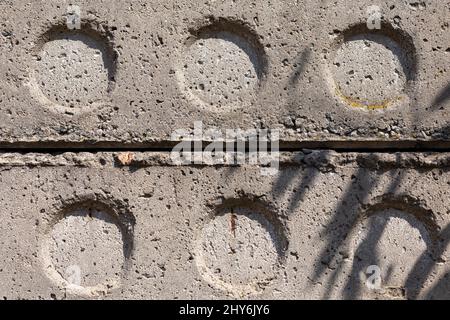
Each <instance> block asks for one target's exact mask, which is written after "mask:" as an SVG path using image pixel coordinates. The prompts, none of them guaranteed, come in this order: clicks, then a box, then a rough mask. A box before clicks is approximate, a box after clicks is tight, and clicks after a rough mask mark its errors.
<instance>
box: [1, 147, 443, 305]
mask: <svg viewBox="0 0 450 320" xmlns="http://www.w3.org/2000/svg"><path fill="white" fill-rule="evenodd" d="M125 158H127V159H131V158H132V159H134V160H131V161H127V162H128V163H130V165H127V166H122V165H121V160H120V159H122V160H123V159H125ZM0 164H1V166H0V181H1V185H2V192H1V194H0V201H1V204H2V206H1V209H0V219H1V221H2V224H1V226H0V256H1V257H2V259H1V261H0V283H1V284H2V285H1V286H0V297H3V298H4V299H12V298H43V299H51V298H55V299H64V298H75V299H77V298H80V299H85V298H106V299H113V298H159V299H161V298H186V299H191V298H194V299H198V298H206V299H209V298H255V299H269V298H270V299H281V298H284V299H295V298H308V299H310V298H336V299H341V298H356V299H360V298H361V299H374V298H375V299H377V298H383V299H403V298H410V299H415V298H418V299H420V298H432V299H442V298H447V299H448V298H450V296H449V292H450V290H449V289H450V287H449V285H450V282H449V278H448V277H449V274H450V265H449V262H448V260H449V258H450V250H449V249H450V248H449V242H450V231H449V228H450V227H449V226H450V210H449V201H448V190H449V184H450V171H449V168H450V157H449V156H448V154H447V155H446V154H418V153H417V154H371V155H365V154H356V153H348V154H338V153H335V152H305V153H297V154H293V155H283V157H282V163H281V169H280V172H279V174H278V175H276V176H273V177H269V176H262V175H261V174H260V169H259V168H257V167H254V166H243V167H227V166H223V167H216V168H213V167H207V166H196V167H177V166H170V160H169V159H168V158H167V155H165V154H157V153H140V154H135V155H134V157H128V156H127V157H123V155H120V154H112V153H98V154H89V153H79V154H73V153H66V154H59V155H46V154H24V155H20V154H3V155H2V156H0ZM378 274H379V276H380V277H379V279H381V283H380V287H379V288H378V289H373V288H372V287H371V285H376V284H377V281H372V280H373V279H374V278H371V276H372V275H375V276H376V277H375V278H376V279H378V278H377V276H378ZM367 283H368V284H367Z"/></svg>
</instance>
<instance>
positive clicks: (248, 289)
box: [196, 207, 285, 297]
mask: <svg viewBox="0 0 450 320" xmlns="http://www.w3.org/2000/svg"><path fill="white" fill-rule="evenodd" d="M284 245H285V240H284V238H283V235H282V234H280V232H279V229H278V228H277V227H276V226H275V225H274V224H273V223H272V222H271V221H270V220H269V219H268V218H267V216H266V215H264V214H263V213H262V211H260V210H259V209H258V208H254V207H232V208H224V209H221V210H220V212H219V214H218V215H216V216H215V217H214V218H213V219H212V220H211V221H209V222H208V223H207V224H206V225H205V227H204V228H203V230H202V232H201V237H200V240H199V242H198V245H197V249H196V251H197V266H198V267H199V270H200V272H201V274H202V275H203V277H204V278H205V280H206V281H208V282H209V283H211V284H212V285H214V286H216V287H218V288H219V289H222V290H224V291H227V292H228V293H229V294H231V295H234V296H237V297H242V296H245V295H249V294H258V293H260V292H262V290H264V288H265V287H266V286H267V285H269V284H270V283H271V281H272V280H274V279H275V278H276V277H277V271H278V268H279V266H280V261H281V259H282V258H283V248H284Z"/></svg>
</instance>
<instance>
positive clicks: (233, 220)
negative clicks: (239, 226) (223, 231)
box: [230, 209, 237, 238]
mask: <svg viewBox="0 0 450 320" xmlns="http://www.w3.org/2000/svg"><path fill="white" fill-rule="evenodd" d="M236 220H237V216H236V215H235V214H234V212H233V209H231V217H230V225H231V233H232V234H233V237H235V238H236Z"/></svg>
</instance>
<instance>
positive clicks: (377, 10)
mask: <svg viewBox="0 0 450 320" xmlns="http://www.w3.org/2000/svg"><path fill="white" fill-rule="evenodd" d="M77 5H78V6H79V9H80V14H81V20H80V29H73V30H71V29H69V28H68V26H69V27H71V28H73V27H75V28H76V17H75V15H74V12H75V13H76V10H75V11H74V9H73V8H69V10H68V3H67V2H66V1H62V0H55V1H2V2H1V3H0V21H1V24H0V31H1V32H0V61H1V62H2V63H1V64H0V143H2V144H5V143H19V142H36V143H42V142H48V143H50V142H51V143H55V144H58V143H60V144H61V143H81V144H84V145H89V144H91V143H94V142H95V143H100V142H104V143H128V144H133V143H134V144H140V143H155V142H160V143H166V142H167V141H168V140H170V137H171V134H172V133H173V132H174V131H175V130H176V129H184V128H187V129H189V128H192V127H193V124H194V122H195V121H203V123H204V126H205V128H210V127H218V128H220V129H223V130H224V129H228V128H231V129H236V128H241V129H244V130H246V129H251V128H271V129H279V130H281V137H282V140H284V141H287V142H293V141H296V142H298V141H313V142H314V141H321V142H323V141H344V142H348V141H352V140H358V141H374V140H376V141H391V142H397V141H418V140H425V141H438V140H446V141H448V139H449V136H450V135H449V132H450V131H449V107H450V100H449V94H448V93H449V82H450V79H449V76H448V74H449V73H448V70H449V68H450V58H449V57H450V56H449V55H450V51H449V50H450V49H449V46H450V32H449V25H448V17H449V15H450V3H449V2H448V1H431V0H430V1H420V2H418V1H410V0H408V1H381V2H378V3H377V4H376V5H377V6H376V7H374V3H373V1H369V0H360V1H358V2H357V3H355V2H354V1H331V0H329V1H320V2H317V1H313V0H302V1H281V0H276V1H270V2H269V1H261V2H258V3H255V2H254V1H239V3H236V2H235V1H184V0H182V1H178V0H177V1H171V0H169V1H130V0H126V1H116V0H113V1H88V0H84V1H77ZM74 17H75V18H74ZM74 19H75V20H74ZM67 21H69V25H67ZM378 27H380V29H377V28H378Z"/></svg>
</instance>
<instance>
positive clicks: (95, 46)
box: [31, 30, 114, 112]
mask: <svg viewBox="0 0 450 320" xmlns="http://www.w3.org/2000/svg"><path fill="white" fill-rule="evenodd" d="M44 38H45V40H43V41H42V43H41V45H40V46H39V48H38V49H37V52H36V61H35V66H34V69H33V71H32V74H31V89H32V94H33V95H34V96H35V97H36V98H37V99H38V100H39V101H40V102H41V103H42V104H44V105H48V106H50V107H53V109H61V110H62V111H70V112H75V111H77V110H80V109H86V110H90V109H92V108H93V107H96V106H99V105H101V104H103V103H104V102H105V100H106V99H107V96H108V93H109V91H110V90H111V88H112V82H111V79H113V76H114V75H113V72H114V65H113V57H112V50H111V48H109V47H108V46H107V42H106V41H105V40H104V39H103V38H102V37H101V36H99V35H97V34H95V33H94V32H88V33H81V32H72V31H62V30H52V31H50V32H49V34H48V35H46V36H45V37H44Z"/></svg>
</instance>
